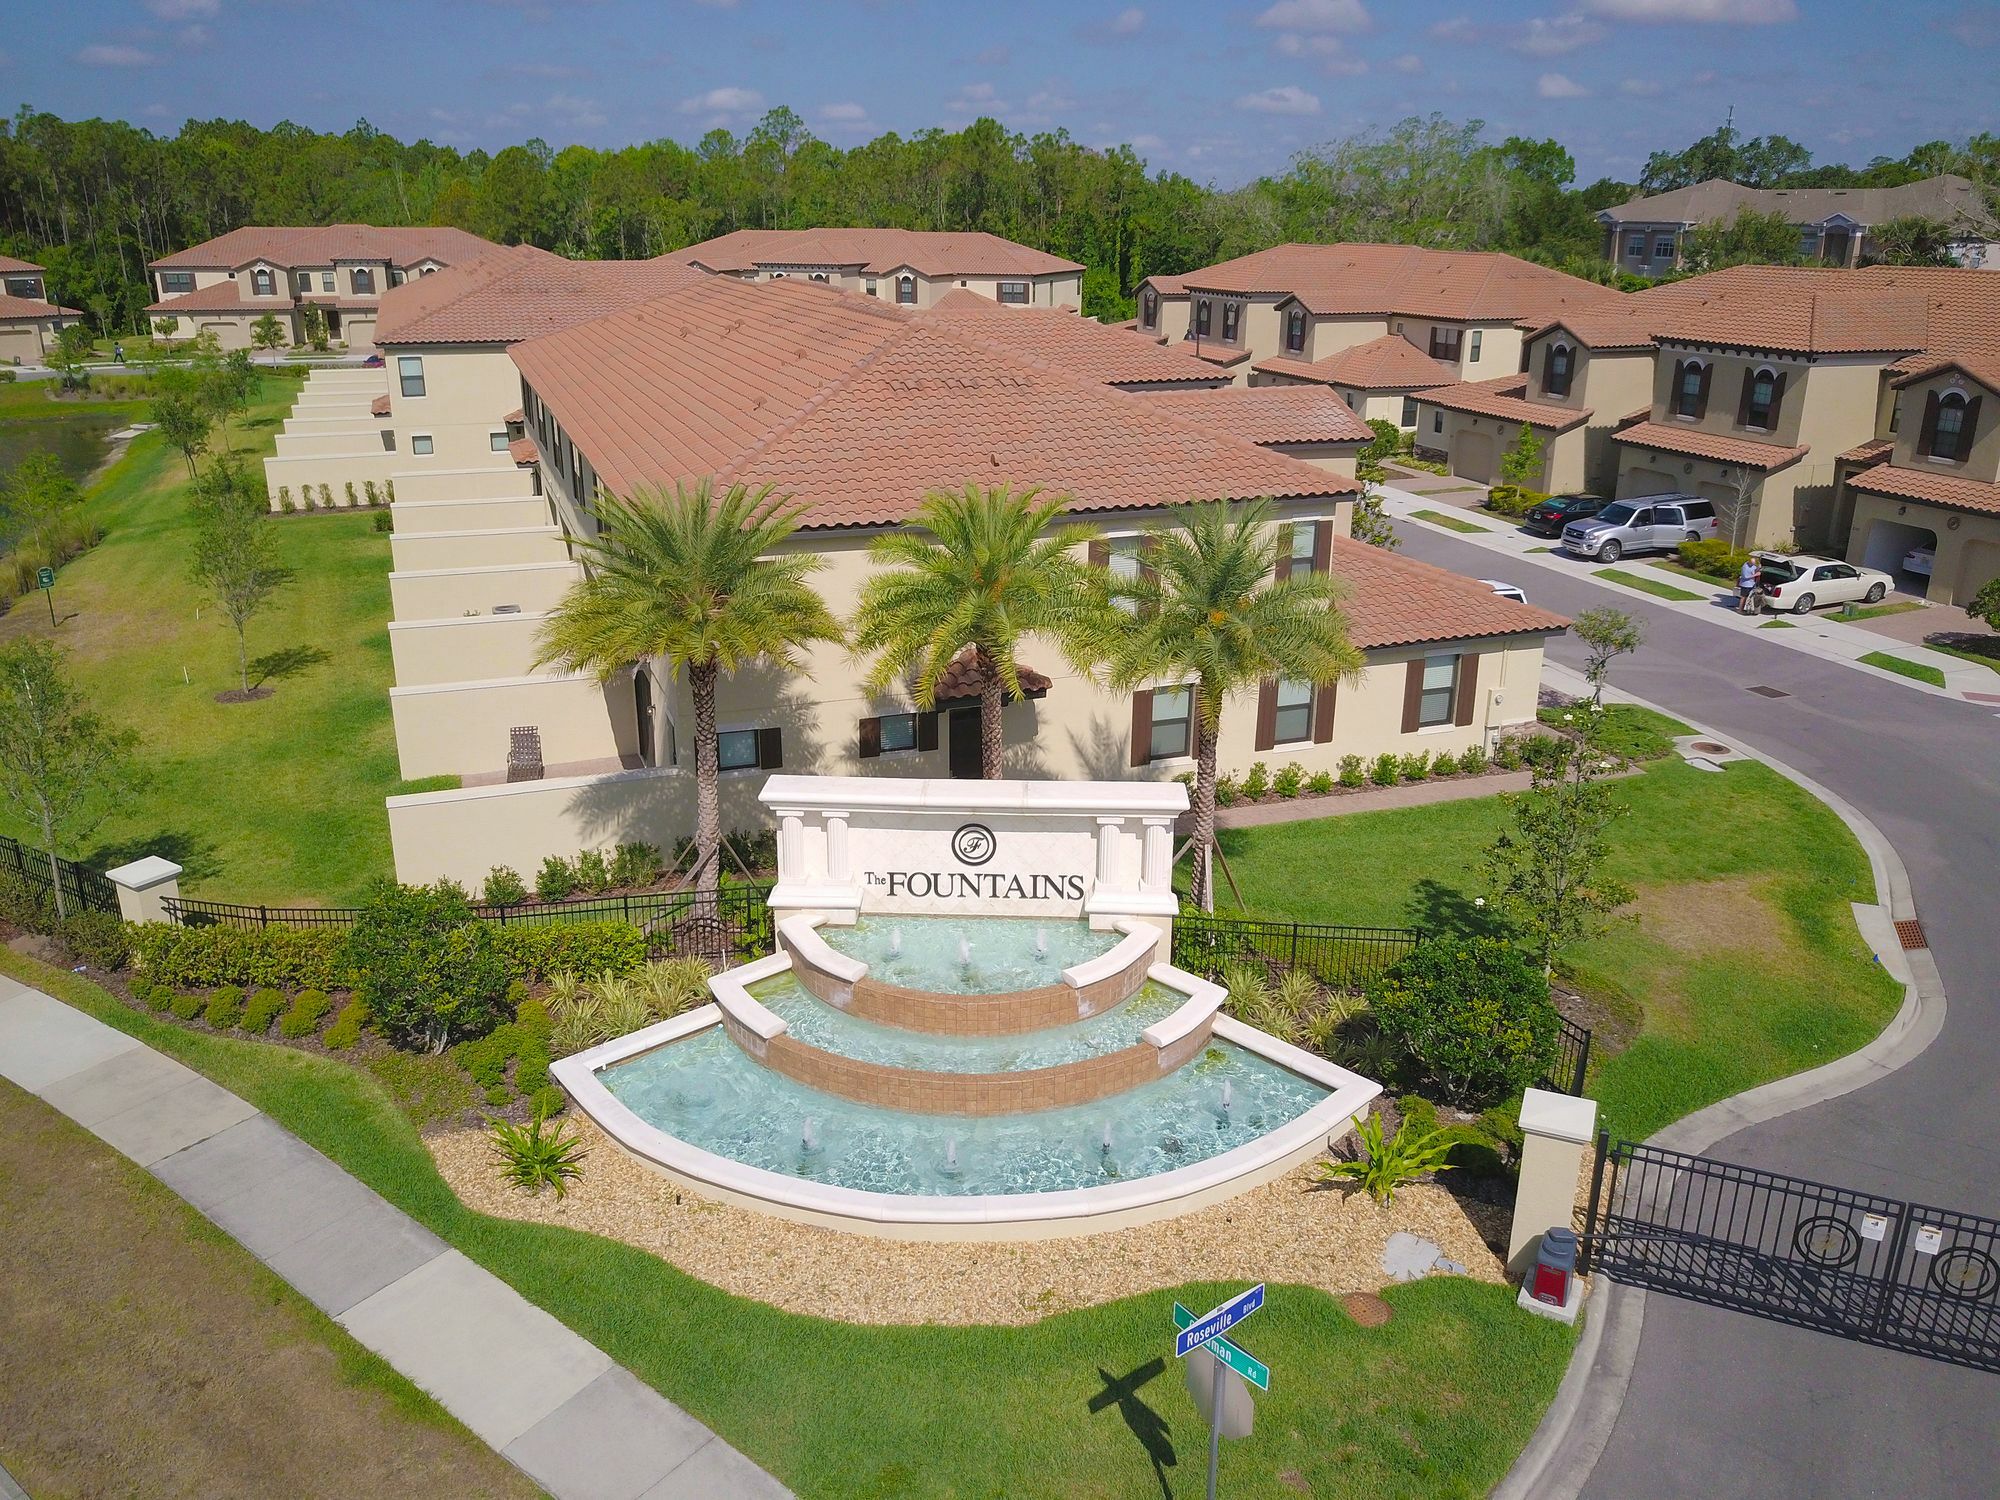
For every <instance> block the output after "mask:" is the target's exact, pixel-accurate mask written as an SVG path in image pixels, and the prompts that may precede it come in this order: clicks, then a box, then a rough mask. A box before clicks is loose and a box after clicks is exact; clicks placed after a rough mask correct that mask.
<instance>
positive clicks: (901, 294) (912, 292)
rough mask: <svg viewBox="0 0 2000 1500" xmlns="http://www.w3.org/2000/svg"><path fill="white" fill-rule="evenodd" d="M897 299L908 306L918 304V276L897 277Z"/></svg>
mask: <svg viewBox="0 0 2000 1500" xmlns="http://www.w3.org/2000/svg"><path fill="white" fill-rule="evenodd" d="M896 300H897V301H898V302H900V303H902V304H904V305H905V306H907V307H915V306H916V305H917V278H916V277H914V276H898V277H897V278H896Z"/></svg>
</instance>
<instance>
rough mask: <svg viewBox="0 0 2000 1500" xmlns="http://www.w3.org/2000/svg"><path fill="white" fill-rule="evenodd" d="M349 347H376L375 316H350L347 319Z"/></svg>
mask: <svg viewBox="0 0 2000 1500" xmlns="http://www.w3.org/2000/svg"><path fill="white" fill-rule="evenodd" d="M347 347H348V348H350V349H373V348H374V347H375V320H374V319H373V318H349V319H348V320H347Z"/></svg>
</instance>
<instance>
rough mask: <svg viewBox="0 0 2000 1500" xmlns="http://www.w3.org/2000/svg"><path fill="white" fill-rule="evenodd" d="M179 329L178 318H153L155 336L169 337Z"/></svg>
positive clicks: (179, 322) (179, 321)
mask: <svg viewBox="0 0 2000 1500" xmlns="http://www.w3.org/2000/svg"><path fill="white" fill-rule="evenodd" d="M180 331H181V320H180V319H179V318H155V319H153V333H154V335H155V336H156V337H159V338H163V339H170V338H172V337H173V336H174V335H175V334H177V333H179V332H180Z"/></svg>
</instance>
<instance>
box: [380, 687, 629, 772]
mask: <svg viewBox="0 0 2000 1500" xmlns="http://www.w3.org/2000/svg"><path fill="white" fill-rule="evenodd" d="M389 709H390V713H391V715H392V716H393V718H394V719H395V724H396V752H397V757H398V759H399V761H400V763H401V766H402V774H403V778H404V779H405V780H412V781H413V780H416V779H417V778H419V777H423V776H444V775H451V774H457V775H469V774H472V773H475V772H484V771H497V770H500V769H501V768H503V767H504V766H505V765H506V764H507V746H508V731H509V730H510V729H512V728H513V727H514V726H516V725H521V724H532V725H534V726H536V727H537V728H538V729H540V730H541V735H542V761H543V764H544V765H559V764H561V763H563V762H566V761H588V760H602V759H605V758H608V757H612V756H617V755H622V754H626V753H629V752H631V751H632V750H634V749H635V748H636V746H635V743H634V735H633V728H632V725H633V716H632V685H631V677H630V674H629V673H628V674H621V675H620V676H618V677H615V678H613V679H612V680H611V681H610V682H608V683H600V682H598V681H597V680H596V679H595V678H592V677H571V676H563V675H560V674H555V673H550V674H547V675H540V676H533V677H516V678H511V679H501V680H497V681H496V680H490V679H489V680H486V681H468V682H453V683H448V684H443V685H437V686H422V687H418V686H411V687H402V686H398V687H393V688H391V689H390V690H389Z"/></svg>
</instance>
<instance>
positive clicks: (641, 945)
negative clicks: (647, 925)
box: [492, 921, 646, 984]
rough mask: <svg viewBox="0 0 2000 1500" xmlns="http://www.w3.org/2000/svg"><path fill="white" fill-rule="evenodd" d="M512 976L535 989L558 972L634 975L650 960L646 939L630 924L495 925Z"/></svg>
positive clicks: (496, 942)
mask: <svg viewBox="0 0 2000 1500" xmlns="http://www.w3.org/2000/svg"><path fill="white" fill-rule="evenodd" d="M492 933H493V946H494V948H495V949H496V950H497V951H498V952H499V954H500V958H501V961H502V962H503V963H505V964H506V966H507V972H508V973H509V974H510V975H512V976H513V977H514V978H517V979H524V980H526V981H527V982H528V983H530V984H539V983H541V982H542V981H544V980H546V979H547V978H548V977H549V976H550V975H552V974H557V973H563V972H567V973H571V974H601V973H604V972H606V971H609V972H611V973H615V974H630V973H632V972H633V971H634V970H635V969H637V968H638V967H639V966H640V965H641V964H643V963H644V962H645V961H646V935H645V934H644V933H642V932H640V931H639V929H638V928H636V927H634V926H633V925H632V924H631V923H630V922H615V921H605V922H542V923H537V924H535V925H534V926H532V927H529V926H517V925H513V924H509V925H508V926H505V927H500V926H493V927H492Z"/></svg>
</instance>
